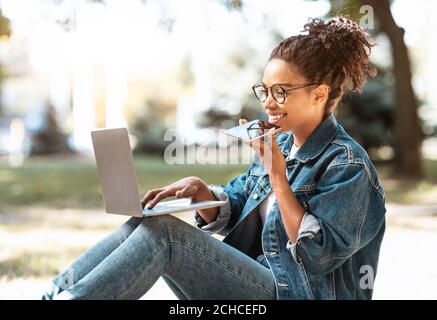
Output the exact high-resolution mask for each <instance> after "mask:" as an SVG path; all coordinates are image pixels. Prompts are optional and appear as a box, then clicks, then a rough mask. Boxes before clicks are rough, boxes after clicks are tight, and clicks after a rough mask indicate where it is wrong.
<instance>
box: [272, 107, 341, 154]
mask: <svg viewBox="0 0 437 320" xmlns="http://www.w3.org/2000/svg"><path fill="white" fill-rule="evenodd" d="M337 131H338V128H337V119H336V118H335V116H334V114H333V113H330V114H329V115H328V116H327V117H326V118H325V119H323V121H322V122H321V123H320V124H319V126H318V127H317V128H316V129H315V130H314V131H313V132H312V133H311V135H310V136H309V137H308V139H307V140H306V141H305V142H304V144H303V145H302V146H301V147H300V148H299V150H298V151H297V152H296V155H295V158H296V159H297V160H298V161H299V162H304V163H305V162H307V161H309V160H312V159H314V158H316V157H317V156H318V155H320V153H322V151H323V150H324V149H325V148H326V147H327V146H328V144H329V143H330V142H331V140H332V139H333V138H334V136H335V135H336V134H337ZM287 135H288V137H287V138H286V139H285V142H284V144H283V145H282V146H280V148H281V150H282V152H283V153H284V155H285V156H286V161H290V160H291V159H289V157H288V155H289V153H290V150H291V146H292V145H293V143H294V137H293V134H292V133H291V132H288V133H287Z"/></svg>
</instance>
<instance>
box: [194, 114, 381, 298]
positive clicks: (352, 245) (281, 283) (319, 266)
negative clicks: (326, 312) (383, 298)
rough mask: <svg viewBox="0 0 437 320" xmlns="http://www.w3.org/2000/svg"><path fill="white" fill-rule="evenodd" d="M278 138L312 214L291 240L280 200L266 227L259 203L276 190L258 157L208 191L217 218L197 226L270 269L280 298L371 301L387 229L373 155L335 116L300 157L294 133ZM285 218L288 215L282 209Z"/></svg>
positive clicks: (297, 188) (298, 190)
mask: <svg viewBox="0 0 437 320" xmlns="http://www.w3.org/2000/svg"><path fill="white" fill-rule="evenodd" d="M276 141H277V143H278V145H279V148H280V149H281V151H282V153H283V154H284V156H285V158H286V168H287V177H288V181H289V184H290V187H291V189H292V191H293V193H294V195H295V196H296V197H297V199H298V200H299V202H300V203H301V205H302V207H303V208H304V209H305V214H304V217H303V219H302V222H301V225H300V229H299V231H298V235H297V242H296V243H292V242H291V241H290V240H289V238H288V236H287V233H286V231H285V228H284V224H283V221H282V219H281V213H280V212H279V207H278V204H277V202H275V204H274V205H273V208H272V209H271V211H270V213H269V215H268V216H267V220H266V222H265V224H264V225H262V222H261V219H260V215H259V211H258V207H259V204H260V203H261V202H262V201H263V200H264V199H265V198H266V197H267V196H268V195H269V193H271V192H273V190H272V187H271V185H270V182H269V177H268V173H267V172H266V170H265V168H264V166H263V164H262V162H261V161H260V160H259V158H258V157H257V156H255V159H254V160H253V161H252V163H251V164H250V166H249V168H248V170H247V172H245V173H243V174H242V175H240V176H238V177H236V178H234V179H232V180H231V181H230V182H229V183H227V184H226V185H223V184H222V185H220V186H213V185H210V186H209V188H210V190H211V191H212V193H213V194H214V195H215V197H216V198H217V199H219V200H226V201H227V203H226V205H224V206H222V207H220V212H219V215H218V217H217V219H216V221H214V222H212V223H210V224H205V222H204V221H203V220H202V219H201V217H200V216H199V215H198V213H197V212H196V220H197V227H199V228H201V229H202V230H203V231H205V232H207V233H219V234H221V235H223V236H224V239H223V241H224V242H225V243H227V244H229V245H231V246H233V247H235V248H237V249H238V250H240V251H242V252H244V253H245V254H247V255H249V256H251V257H252V258H254V259H257V260H259V257H263V259H264V261H263V262H262V263H263V264H264V265H265V266H266V267H269V268H270V269H271V271H272V273H273V275H274V278H275V283H276V292H277V298H278V299H371V298H372V293H373V281H374V278H375V276H376V271H377V265H378V257H379V251H380V246H381V241H382V239H383V235H384V230H385V212H386V209H385V194H384V190H383V188H382V186H381V184H380V182H379V179H378V175H377V173H376V170H375V168H374V166H373V164H372V162H371V161H370V159H369V157H368V155H367V153H366V151H365V150H364V149H363V148H362V147H361V146H360V145H359V144H358V143H357V142H356V141H355V140H353V139H352V137H351V136H350V135H349V134H347V133H346V132H345V130H344V128H343V127H342V126H341V125H340V124H338V123H337V121H336V118H335V116H334V115H333V114H332V113H331V114H330V115H328V116H327V117H326V118H325V119H324V120H323V121H322V123H321V124H320V125H319V126H318V127H317V128H316V129H315V130H314V131H313V133H312V134H311V135H310V137H308V139H307V140H306V141H305V143H304V144H303V145H302V146H301V147H300V149H299V150H298V152H297V153H296V155H295V157H294V158H290V157H288V153H289V151H290V149H291V146H292V145H293V143H294V141H293V135H292V134H291V133H289V132H288V133H282V134H278V135H277V137H276ZM282 214H287V213H286V212H283V213H282Z"/></svg>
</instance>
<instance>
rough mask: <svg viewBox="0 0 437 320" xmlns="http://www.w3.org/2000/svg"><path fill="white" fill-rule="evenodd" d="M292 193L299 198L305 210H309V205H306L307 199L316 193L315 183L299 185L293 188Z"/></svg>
mask: <svg viewBox="0 0 437 320" xmlns="http://www.w3.org/2000/svg"><path fill="white" fill-rule="evenodd" d="M293 193H294V195H295V196H296V198H297V200H299V202H300V204H301V205H302V207H304V209H305V211H307V212H310V211H311V210H310V207H309V205H308V203H309V200H310V199H311V198H312V197H313V196H314V195H315V194H316V189H315V184H311V185H303V186H299V187H297V188H296V189H293Z"/></svg>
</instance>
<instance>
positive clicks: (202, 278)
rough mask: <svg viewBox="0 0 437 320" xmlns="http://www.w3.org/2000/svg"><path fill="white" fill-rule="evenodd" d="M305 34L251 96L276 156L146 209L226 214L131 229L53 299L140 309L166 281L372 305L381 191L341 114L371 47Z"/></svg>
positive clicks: (195, 290) (187, 289) (218, 295)
mask: <svg viewBox="0 0 437 320" xmlns="http://www.w3.org/2000/svg"><path fill="white" fill-rule="evenodd" d="M305 31H306V32H305V33H303V34H299V35H297V36H292V37H290V38H287V39H285V40H283V41H282V42H281V43H280V44H279V45H278V46H277V47H276V48H275V49H274V50H273V51H272V53H271V56H270V58H269V60H268V63H267V65H266V67H265V70H264V74H263V81H262V83H261V84H258V85H255V86H253V91H254V93H255V95H256V97H257V98H258V99H259V100H260V101H261V104H262V107H263V108H264V110H265V112H266V113H267V115H268V118H269V120H268V122H269V123H270V124H271V125H274V126H275V127H276V128H278V129H275V130H271V131H270V135H269V137H270V142H271V143H270V146H269V147H268V148H267V146H268V145H264V144H263V143H260V142H258V143H256V144H255V143H254V144H252V145H251V146H252V147H253V148H254V149H255V150H256V154H257V157H255V159H254V161H253V162H252V163H251V165H250V166H249V168H248V170H247V172H245V173H244V174H242V175H240V176H238V177H236V178H234V179H233V180H231V181H230V182H229V183H227V184H226V185H220V186H213V185H207V184H206V183H205V182H204V181H202V180H201V179H199V178H197V177H187V178H184V179H181V180H179V181H177V182H175V183H173V184H171V185H169V186H166V187H163V188H158V189H153V190H150V191H148V192H147V194H146V195H145V197H144V199H143V205H146V204H148V206H149V207H153V206H154V205H155V204H156V203H157V202H158V201H160V200H162V199H164V198H166V197H169V196H177V197H180V198H181V197H191V198H192V199H193V201H199V200H207V199H221V200H226V201H227V204H226V205H224V206H222V207H220V208H210V209H205V210H199V211H198V212H196V221H197V222H196V226H191V225H189V224H187V223H185V222H183V221H182V220H180V219H177V218H175V217H173V216H158V217H150V218H131V219H130V220H129V221H127V222H126V223H125V224H124V225H123V226H122V227H121V228H120V229H119V230H117V231H115V232H114V233H113V234H112V235H110V236H108V237H107V238H106V239H104V240H102V241H101V242H99V243H98V244H97V245H95V246H94V247H92V248H91V249H90V250H88V251H87V252H85V253H84V254H83V255H82V256H81V257H80V258H79V259H78V260H77V261H76V262H74V263H73V264H72V266H71V267H70V268H68V269H67V270H65V271H64V272H63V273H61V274H60V275H59V276H57V277H56V278H55V279H54V280H53V283H52V285H51V287H50V289H49V290H47V291H46V292H45V293H44V295H43V298H44V299H138V298H140V297H141V296H142V295H144V294H145V293H146V292H147V291H148V290H149V289H150V288H151V287H152V286H153V284H154V283H155V282H156V280H157V279H158V278H159V277H161V276H162V277H163V278H164V279H165V281H166V282H167V283H168V285H169V286H170V288H171V289H172V290H173V292H174V293H175V294H176V296H177V297H178V298H180V299H370V298H371V297H372V292H373V281H374V278H375V275H376V270H377V264H378V256H379V250H380V246H381V241H382V238H383V234H384V230H385V196H384V191H383V188H382V186H381V185H380V182H379V179H378V176H377V173H376V170H375V168H374V166H373V165H372V163H371V161H370V160H369V157H368V155H367V154H366V152H365V150H364V149H363V148H362V147H361V146H360V145H359V144H358V143H357V142H356V141H355V140H353V139H352V138H351V137H350V136H349V135H348V134H347V133H346V132H345V130H344V129H343V127H342V126H341V125H340V124H338V123H337V121H336V119H335V117H334V115H333V111H334V110H335V108H336V107H337V105H338V103H339V101H340V100H341V98H342V96H343V95H344V94H345V93H346V92H347V91H359V90H360V89H361V88H362V86H363V83H364V82H365V80H366V77H367V76H369V75H373V74H374V72H375V69H374V68H373V67H372V66H371V65H370V64H369V61H368V56H369V54H370V48H371V47H372V44H371V43H370V42H369V41H368V39H367V34H366V33H365V32H364V31H363V29H362V28H361V27H360V26H358V25H357V24H356V23H354V22H352V21H351V20H349V19H347V18H344V17H334V18H331V19H329V20H328V21H326V22H325V21H323V20H320V19H315V20H311V21H310V22H309V23H308V24H306V25H305ZM243 122H244V120H240V123H243ZM278 132H280V133H278ZM275 134H276V135H275ZM269 152H270V157H267V155H268V154H269ZM215 232H218V233H220V234H222V235H224V236H225V237H224V240H223V241H219V240H218V239H216V238H214V237H211V236H209V234H211V233H215Z"/></svg>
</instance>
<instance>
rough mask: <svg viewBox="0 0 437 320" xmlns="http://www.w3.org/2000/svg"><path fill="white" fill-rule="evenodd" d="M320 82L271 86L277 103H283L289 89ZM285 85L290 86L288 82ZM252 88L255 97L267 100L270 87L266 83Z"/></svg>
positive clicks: (314, 84) (305, 86)
mask: <svg viewBox="0 0 437 320" xmlns="http://www.w3.org/2000/svg"><path fill="white" fill-rule="evenodd" d="M319 84H320V83H309V84H304V85H301V86H297V87H294V88H290V89H284V88H283V87H282V86H281V85H280V84H274V85H272V86H271V87H270V92H271V93H272V97H273V100H275V102H276V103H278V104H283V103H284V102H285V100H286V99H287V92H288V91H292V90H297V89H301V88H307V87H312V86H316V85H319ZM284 85H287V86H289V85H288V84H284ZM252 90H253V93H254V94H255V97H256V98H257V99H258V100H259V101H261V102H264V101H266V100H267V97H268V96H269V88H268V87H267V86H265V85H264V84H255V85H254V86H252Z"/></svg>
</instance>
